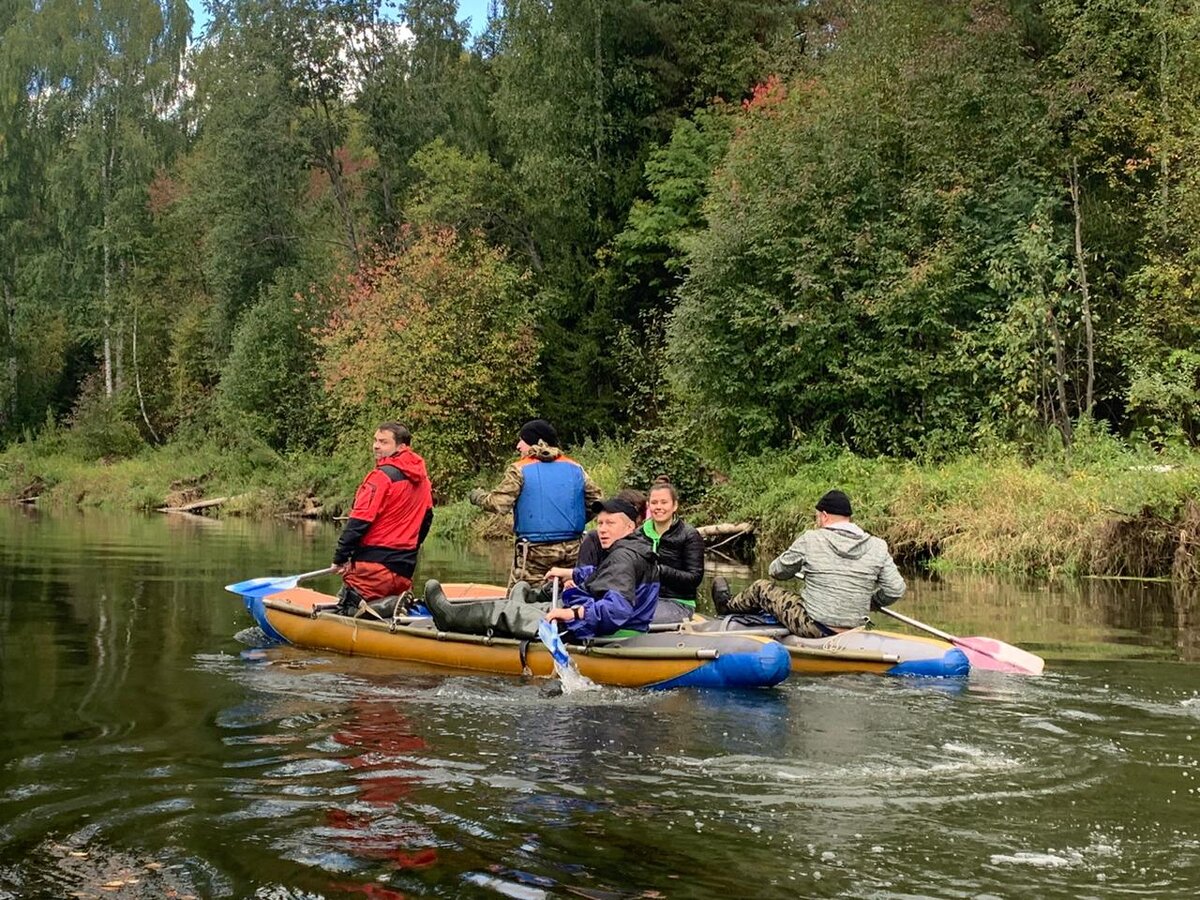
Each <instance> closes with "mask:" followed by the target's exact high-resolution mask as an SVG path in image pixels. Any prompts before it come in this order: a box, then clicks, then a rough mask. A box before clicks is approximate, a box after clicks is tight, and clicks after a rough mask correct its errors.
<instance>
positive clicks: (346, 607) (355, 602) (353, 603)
mask: <svg viewBox="0 0 1200 900" xmlns="http://www.w3.org/2000/svg"><path fill="white" fill-rule="evenodd" d="M337 597H338V605H337V608H336V609H335V610H334V612H335V613H337V614H338V615H339V616H355V615H358V606H359V604H360V603H365V602H366V601H365V599H364V598H363V595H362V594H360V593H359V592H358V591H356V590H355V589H354V588H352V587H350V585H348V584H343V585H342V589H341V590H340V591H338V593H337Z"/></svg>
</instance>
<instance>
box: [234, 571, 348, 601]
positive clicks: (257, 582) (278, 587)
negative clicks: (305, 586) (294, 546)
mask: <svg viewBox="0 0 1200 900" xmlns="http://www.w3.org/2000/svg"><path fill="white" fill-rule="evenodd" d="M332 571H333V569H332V568H331V567H327V568H324V569H317V570H316V571H315V572H302V573H300V574H299V575H281V576H279V577H278V578H251V579H249V580H247V581H239V582H238V583H237V584H227V585H225V590H227V591H229V593H231V594H238V595H239V596H242V597H269V596H270V595H271V594H278V593H279V592H280V591H286V590H289V589H291V588H294V587H295V586H296V585H298V584H299V583H300V582H301V581H303V580H305V579H306V578H315V577H316V576H318V575H325V574H328V573H329V572H332Z"/></svg>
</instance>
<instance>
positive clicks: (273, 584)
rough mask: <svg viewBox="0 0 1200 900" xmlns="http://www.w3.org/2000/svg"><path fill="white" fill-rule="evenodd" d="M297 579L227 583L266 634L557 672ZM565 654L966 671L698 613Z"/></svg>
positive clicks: (758, 677)
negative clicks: (367, 609)
mask: <svg viewBox="0 0 1200 900" xmlns="http://www.w3.org/2000/svg"><path fill="white" fill-rule="evenodd" d="M310 574H321V573H310ZM302 577H304V576H297V577H295V578H291V579H265V578H260V579H253V580H251V581H244V582H239V583H238V584H233V585H229V586H228V587H227V588H226V590H229V591H230V592H232V593H235V594H238V595H239V596H241V597H242V599H243V600H244V601H245V604H246V608H247V609H248V610H249V612H250V614H251V616H253V618H254V621H255V622H256V623H257V624H258V626H259V627H260V628H261V629H262V630H263V632H264V633H265V634H266V635H267V637H268V638H270V639H271V640H272V641H276V642H286V643H290V644H294V645H295V646H298V647H306V648H311V649H321V650H333V651H336V652H339V653H345V654H349V655H358V656H370V657H375V658H379V659H395V660H403V661H406V662H420V663H427V664H430V665H435V666H445V667H448V668H455V669H466V670H471V671H478V672H494V673H496V674H503V675H521V674H533V675H540V676H549V675H551V674H553V672H554V663H553V660H552V658H551V656H550V653H549V651H548V650H546V648H545V647H543V646H542V645H541V644H540V643H538V642H537V641H532V642H531V641H525V640H518V639H515V638H506V637H494V636H484V635H471V634H456V633H452V632H443V631H438V630H437V628H436V627H435V626H434V624H433V621H432V619H430V618H429V617H428V616H404V615H401V616H393V617H391V618H388V617H381V618H376V617H374V616H371V615H360V616H357V617H351V616H346V615H340V614H338V613H337V612H336V611H335V610H336V607H337V598H336V597H333V596H331V595H329V594H323V593H321V592H319V591H314V590H310V589H308V588H302V587H298V586H297V583H298V581H299V580H300V579H301V578H302ZM442 587H443V589H444V590H445V592H446V596H447V597H448V598H449V599H451V600H455V601H458V602H471V601H472V600H492V599H496V598H497V597H501V596H503V595H504V589H503V588H502V587H498V586H495V585H486V584H464V583H458V584H456V583H448V584H444V585H442ZM571 658H572V659H574V660H575V662H576V664H577V665H578V666H579V670H580V672H581V673H582V674H584V675H586V676H587V677H588V678H590V679H591V680H592V681H594V682H596V683H597V684H607V685H618V686H621V687H637V688H656V689H664V688H676V687H709V688H746V687H769V686H771V685H774V684H778V683H779V682H781V681H783V679H784V678H786V677H787V675H788V673H789V671H795V672H798V673H800V674H804V675H834V674H843V673H848V672H873V673H880V674H890V675H901V676H933V677H959V676H964V675H966V674H967V673H968V671H969V668H970V667H969V665H968V663H967V658H966V656H964V655H963V653H962V651H961V650H958V649H957V648H955V647H953V646H952V645H950V644H949V643H945V642H943V641H939V640H932V639H929V638H923V637H913V636H910V635H905V634H899V633H896V632H889V631H883V630H876V629H873V628H856V629H853V630H851V631H846V632H843V633H840V634H836V635H832V636H830V637H827V638H820V639H805V638H798V637H795V636H793V635H789V634H788V633H787V630H786V629H783V628H780V627H778V626H770V625H766V626H763V625H758V624H753V623H752V624H751V625H749V626H748V625H747V624H746V623H745V621H744V620H740V619H739V618H738V617H724V618H719V619H712V620H705V619H703V618H702V617H698V618H697V620H696V621H695V622H694V623H686V624H685V625H684V626H682V627H679V628H675V627H672V628H671V629H670V630H652V631H651V632H649V633H647V634H641V635H637V636H634V637H625V638H617V639H612V640H598V641H593V642H591V643H588V644H585V645H582V646H572V647H571Z"/></svg>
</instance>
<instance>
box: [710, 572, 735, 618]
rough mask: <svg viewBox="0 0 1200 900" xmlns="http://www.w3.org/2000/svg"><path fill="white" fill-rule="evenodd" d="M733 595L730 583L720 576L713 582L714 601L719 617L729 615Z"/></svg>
mask: <svg viewBox="0 0 1200 900" xmlns="http://www.w3.org/2000/svg"><path fill="white" fill-rule="evenodd" d="M732 599H733V593H732V592H731V591H730V590H729V582H728V581H727V580H725V579H724V578H723V577H721V576H720V575H718V576H717V577H716V578H714V579H713V581H712V601H713V606H714V607H715V608H716V610H717V615H718V616H727V615H729V601H730V600H732Z"/></svg>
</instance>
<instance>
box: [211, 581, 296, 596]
mask: <svg viewBox="0 0 1200 900" xmlns="http://www.w3.org/2000/svg"><path fill="white" fill-rule="evenodd" d="M287 581H288V579H286V578H251V579H249V580H248V581H239V582H238V583H237V584H227V585H225V590H227V591H229V593H231V594H238V595H240V596H242V597H266V596H268V595H269V594H276V593H278V592H279V591H284V590H287V589H288V588H290V587H295V586H296V585H295V583H292V584H287Z"/></svg>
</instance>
